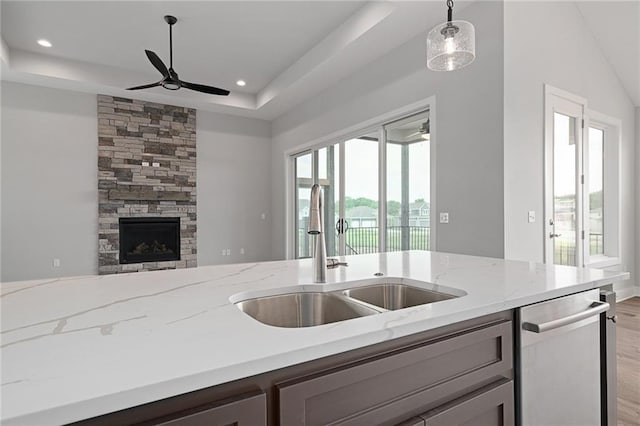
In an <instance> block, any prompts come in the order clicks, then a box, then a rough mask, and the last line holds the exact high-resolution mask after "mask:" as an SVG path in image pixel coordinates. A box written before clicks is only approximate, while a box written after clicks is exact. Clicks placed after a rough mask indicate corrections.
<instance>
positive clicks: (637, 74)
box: [576, 0, 640, 106]
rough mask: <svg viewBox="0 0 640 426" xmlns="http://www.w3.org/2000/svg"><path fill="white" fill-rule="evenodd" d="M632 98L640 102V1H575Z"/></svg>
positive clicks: (637, 104)
mask: <svg viewBox="0 0 640 426" xmlns="http://www.w3.org/2000/svg"><path fill="white" fill-rule="evenodd" d="M576 5H577V7H578V10H579V11H580V13H581V14H582V17H583V18H584V21H585V23H586V25H587V27H588V28H589V30H590V32H591V33H592V34H593V37H594V38H595V40H596V43H597V44H598V45H599V47H600V49H601V51H602V53H603V55H604V56H605V58H606V59H607V61H608V62H609V64H611V66H612V67H613V69H614V71H615V72H616V74H617V75H618V78H619V79H620V82H621V83H622V85H623V86H624V88H625V90H626V91H627V93H628V94H629V97H630V98H631V100H632V102H633V103H634V104H635V105H636V106H640V1H637V0H636V1H581V2H577V3H576Z"/></svg>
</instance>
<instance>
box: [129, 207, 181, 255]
mask: <svg viewBox="0 0 640 426" xmlns="http://www.w3.org/2000/svg"><path fill="white" fill-rule="evenodd" d="M170 260H180V218H179V217H157V218H156V217H121V218H120V263H121V264H123V263H142V262H161V261H170Z"/></svg>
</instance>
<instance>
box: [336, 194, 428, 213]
mask: <svg viewBox="0 0 640 426" xmlns="http://www.w3.org/2000/svg"><path fill="white" fill-rule="evenodd" d="M425 202H426V201H425V200H424V198H418V199H416V200H414V201H413V203H415V204H418V203H425ZM413 203H412V204H413ZM362 206H365V207H370V208H372V209H376V210H377V209H378V202H377V201H376V200H371V199H369V198H364V197H360V198H351V197H345V200H344V207H345V210H349V209H352V208H355V207H362ZM387 214H388V215H389V216H400V202H399V201H395V200H389V201H387Z"/></svg>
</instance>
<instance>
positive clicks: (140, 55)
mask: <svg viewBox="0 0 640 426" xmlns="http://www.w3.org/2000/svg"><path fill="white" fill-rule="evenodd" d="M468 3H469V1H466V2H463V1H460V2H456V10H457V11H460V10H462V9H464V7H465V6H466V5H467V4H468ZM1 14H2V17H1V18H2V19H1V23H2V27H1V31H2V39H3V40H2V42H3V43H2V44H3V46H2V52H3V54H2V59H3V61H2V62H3V63H2V72H3V75H2V78H3V79H6V80H12V81H19V82H26V83H32V84H41V85H47V86H52V87H60V88H68V89H74V90H80V91H86V92H93V93H96V92H99V93H106V94H114V95H120V96H135V97H137V98H140V99H147V100H152V101H157V102H164V103H174V104H178V105H188V106H192V107H196V108H201V109H208V110H212V111H221V112H229V113H233V114H239V115H245V116H252V117H258V118H264V119H273V118H275V117H277V116H278V115H280V114H282V113H284V112H286V111H288V110H290V109H291V108H293V107H294V106H295V105H297V104H298V103H300V102H302V101H304V100H305V99H307V98H309V97H311V96H313V95H315V94H317V93H319V92H320V91H322V90H323V89H324V88H326V87H328V86H330V85H331V84H333V83H335V82H337V81H338V80H340V79H342V78H344V77H346V76H347V75H349V74H350V73H352V72H354V71H355V70H357V69H359V68H361V67H362V66H364V65H366V64H367V63H369V62H371V61H373V60H374V59H376V58H378V57H380V56H382V55H384V54H385V53H387V52H388V51H390V50H391V49H393V48H395V47H397V46H399V45H401V44H402V43H404V42H406V41H408V40H409V39H411V38H413V37H415V36H416V35H418V34H420V33H426V31H427V30H428V29H429V28H430V27H432V26H433V25H435V24H436V23H438V22H440V21H442V20H444V18H445V15H446V7H445V5H444V2H443V1H430V2H425V1H419V2H415V1H391V2H372V1H305V0H299V1H251V2H250V1H212V2H205V1H98V2H96V1H89V2H80V1H37V2H36V1H6V0H3V1H2V3H1ZM166 14H172V15H175V16H176V17H177V18H178V23H177V24H176V25H175V26H174V33H173V39H174V40H173V41H174V68H175V69H176V71H177V72H178V73H179V74H180V77H181V78H182V79H184V80H187V81H191V82H194V83H202V84H208V85H213V86H217V87H223V88H226V89H229V90H231V91H232V93H231V95H230V96H228V97H216V96H211V95H204V94H200V93H197V92H192V91H189V90H180V91H178V92H169V91H167V90H165V89H163V88H153V89H150V90H145V91H137V92H135V95H134V94H133V92H127V91H124V90H123V88H125V87H129V86H134V85H139V84H145V83H150V82H154V81H157V80H159V77H160V75H159V73H158V72H157V71H156V70H155V69H154V68H153V67H152V65H151V64H150V63H149V62H148V60H147V58H146V56H145V54H144V49H150V50H153V51H155V52H156V53H157V54H158V55H159V56H160V57H161V58H162V59H163V60H164V61H165V63H168V56H169V55H168V26H167V24H166V23H165V22H164V20H163V16H164V15H166ZM40 38H45V39H48V40H49V41H51V43H53V47H51V48H44V47H40V46H39V45H37V44H36V40H38V39H40ZM238 79H243V80H245V81H246V82H247V86H246V87H244V88H240V87H238V86H236V85H235V81H236V80H238Z"/></svg>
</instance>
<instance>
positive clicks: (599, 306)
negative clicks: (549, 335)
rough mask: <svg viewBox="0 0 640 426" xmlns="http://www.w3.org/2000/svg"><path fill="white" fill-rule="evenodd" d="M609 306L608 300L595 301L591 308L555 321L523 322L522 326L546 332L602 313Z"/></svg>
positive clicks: (535, 331) (529, 329)
mask: <svg viewBox="0 0 640 426" xmlns="http://www.w3.org/2000/svg"><path fill="white" fill-rule="evenodd" d="M609 308H610V305H609V304H608V303H607V302H593V303H591V305H589V309H587V310H585V311H582V312H578V313H577V314H573V315H569V316H567V317H564V318H559V319H556V320H553V321H548V322H541V323H539V324H536V323H533V322H523V323H522V328H523V329H525V330H527V331H532V332H534V333H544V332H545V331H549V330H553V329H555V328H560V327H562V326H564V325H569V324H573V323H574V322H578V321H581V320H583V319H587V318H589V317H592V316H594V315H598V314H601V313H603V312H604V311H607V310H609Z"/></svg>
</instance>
